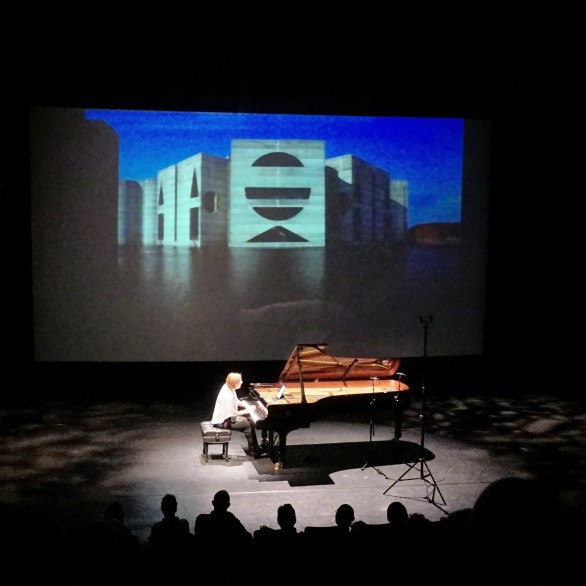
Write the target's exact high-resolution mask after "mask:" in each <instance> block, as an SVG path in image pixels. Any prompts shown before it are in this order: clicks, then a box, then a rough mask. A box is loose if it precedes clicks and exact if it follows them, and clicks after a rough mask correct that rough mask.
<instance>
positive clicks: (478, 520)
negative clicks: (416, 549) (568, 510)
mask: <svg viewBox="0 0 586 586" xmlns="http://www.w3.org/2000/svg"><path fill="white" fill-rule="evenodd" d="M566 529H567V525H566V523H565V514H564V511H563V508H562V506H561V504H560V502H559V500H558V499H557V496H556V494H555V493H554V492H553V491H551V490H550V489H549V487H547V486H546V485H544V484H542V483H540V482H538V481H534V480H526V479H522V478H516V477H511V478H502V479H500V480H496V481H494V482H492V483H491V484H489V485H488V486H487V487H486V488H485V489H484V490H483V491H482V493H481V494H480V496H479V497H478V499H477V500H476V502H475V503H474V506H473V507H472V511H471V513H470V515H469V518H468V523H467V526H466V529H465V532H464V540H463V547H462V551H461V553H462V560H463V562H464V564H463V566H462V570H463V572H462V574H461V575H460V578H459V582H457V583H459V584H461V585H463V584H476V585H479V586H497V585H498V586H509V585H511V586H512V585H515V586H529V585H531V586H535V585H541V584H548V585H551V584H567V583H569V580H570V579H571V578H572V576H571V570H570V568H572V563H573V560H571V559H570V556H569V555H568V551H569V549H568V546H569V545H570V543H569V540H568V539H567V536H568V533H567V531H566ZM454 583H456V581H454Z"/></svg>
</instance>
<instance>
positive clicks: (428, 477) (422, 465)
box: [383, 315, 447, 514]
mask: <svg viewBox="0 0 586 586" xmlns="http://www.w3.org/2000/svg"><path fill="white" fill-rule="evenodd" d="M432 320H433V315H420V316H419V322H420V323H421V324H422V326H423V368H422V373H421V413H420V414H419V420H420V422H421V439H420V442H419V456H418V458H417V459H416V460H415V461H414V462H411V463H408V464H407V470H405V472H403V474H401V476H399V478H397V480H395V482H393V484H391V486H389V487H388V488H387V489H386V490H385V491H384V492H383V494H387V493H388V492H389V490H391V488H393V486H395V485H396V484H397V483H398V482H401V481H403V480H423V481H424V482H425V485H426V494H425V500H427V501H428V502H430V503H431V504H432V505H434V506H436V507H437V508H438V509H440V510H442V511H443V512H444V513H446V514H447V511H446V510H444V509H443V508H442V507H441V506H440V505H438V504H437V503H436V502H435V495H436V493H437V494H438V495H439V497H440V498H441V502H442V504H443V505H445V504H446V501H445V499H444V497H443V495H442V493H441V491H440V489H439V486H438V485H437V482H436V481H435V478H434V477H433V474H432V473H431V470H430V469H429V466H428V465H427V462H426V460H425V368H426V364H425V363H426V361H427V329H428V327H429V324H430V323H431V321H432ZM415 468H419V476H416V477H412V478H405V476H406V475H407V474H409V472H411V470H414V469H415ZM430 489H431V496H430Z"/></svg>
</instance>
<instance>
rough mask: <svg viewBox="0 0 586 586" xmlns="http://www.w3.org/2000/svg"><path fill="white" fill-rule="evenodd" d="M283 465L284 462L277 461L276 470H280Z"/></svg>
mask: <svg viewBox="0 0 586 586" xmlns="http://www.w3.org/2000/svg"><path fill="white" fill-rule="evenodd" d="M282 467H283V463H282V462H275V470H280V469H281V468H282Z"/></svg>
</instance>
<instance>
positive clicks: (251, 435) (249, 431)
mask: <svg viewBox="0 0 586 586" xmlns="http://www.w3.org/2000/svg"><path fill="white" fill-rule="evenodd" d="M214 427H222V428H225V429H232V430H234V431H241V432H242V433H243V434H244V437H245V438H246V441H247V442H248V449H249V450H250V451H251V452H255V453H256V452H258V449H259V448H258V440H257V439H256V428H255V427H254V425H253V424H252V421H250V419H249V418H248V417H246V416H244V415H238V416H237V417H235V418H234V420H232V419H231V418H230V417H228V419H226V421H224V422H223V423H217V424H216V425H215V426H214Z"/></svg>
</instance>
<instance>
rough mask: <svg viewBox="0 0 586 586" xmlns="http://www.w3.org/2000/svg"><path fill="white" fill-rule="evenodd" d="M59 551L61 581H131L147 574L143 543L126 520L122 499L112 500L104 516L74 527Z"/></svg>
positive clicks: (81, 582) (109, 582)
mask: <svg viewBox="0 0 586 586" xmlns="http://www.w3.org/2000/svg"><path fill="white" fill-rule="evenodd" d="M60 555H61V557H60V560H61V572H60V574H59V576H58V577H59V583H61V584H89V585H92V586H93V585H94V584H104V583H108V584H128V583H129V582H132V581H135V580H142V579H144V576H145V557H144V551H143V547H142V544H141V543H140V540H139V539H138V537H137V536H135V535H134V534H133V533H132V531H131V530H130V528H128V527H127V526H126V525H125V524H124V510H123V508H122V505H121V504H120V503H119V502H111V503H109V504H108V505H107V506H106V508H105V509H104V512H103V516H102V519H100V520H98V521H93V522H89V523H81V524H80V525H78V526H77V527H74V528H73V529H71V531H70V532H68V534H67V536H66V537H65V539H64V541H63V543H62V549H61V552H60Z"/></svg>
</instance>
